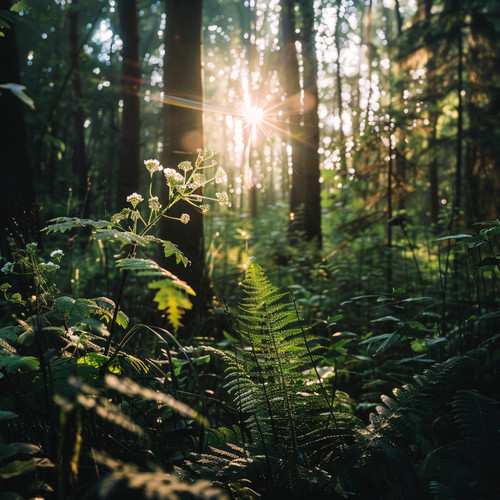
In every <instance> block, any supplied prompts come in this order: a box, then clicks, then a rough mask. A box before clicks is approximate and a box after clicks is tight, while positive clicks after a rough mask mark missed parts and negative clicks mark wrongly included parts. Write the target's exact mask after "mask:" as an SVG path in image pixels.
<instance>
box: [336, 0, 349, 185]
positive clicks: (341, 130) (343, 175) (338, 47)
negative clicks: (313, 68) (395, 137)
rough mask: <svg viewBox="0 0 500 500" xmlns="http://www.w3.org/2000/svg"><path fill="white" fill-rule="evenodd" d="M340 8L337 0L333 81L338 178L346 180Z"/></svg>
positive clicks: (340, 4) (339, 2) (340, 3)
mask: <svg viewBox="0 0 500 500" xmlns="http://www.w3.org/2000/svg"><path fill="white" fill-rule="evenodd" d="M341 7H342V0H337V21H336V23H335V50H336V51H337V68H336V70H335V79H336V83H337V110H338V113H339V151H340V177H341V179H342V180H344V179H347V177H348V173H347V158H346V145H345V143H346V140H345V135H344V120H343V118H342V111H343V108H344V106H343V101H342V74H341V71H340V52H341V50H342V44H341V41H342V40H341V36H342V35H341V33H342V30H341V23H340V20H341V16H340V8H341Z"/></svg>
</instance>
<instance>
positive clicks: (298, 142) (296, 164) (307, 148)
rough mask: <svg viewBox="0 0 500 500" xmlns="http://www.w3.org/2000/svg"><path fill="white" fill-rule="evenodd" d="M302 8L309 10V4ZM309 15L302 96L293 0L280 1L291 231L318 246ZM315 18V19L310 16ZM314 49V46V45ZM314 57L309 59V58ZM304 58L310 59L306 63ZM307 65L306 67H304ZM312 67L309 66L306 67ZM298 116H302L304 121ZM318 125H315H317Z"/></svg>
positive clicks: (314, 91)
mask: <svg viewBox="0 0 500 500" xmlns="http://www.w3.org/2000/svg"><path fill="white" fill-rule="evenodd" d="M305 7H307V8H310V9H312V2H308V3H307V4H306V5H305ZM310 17H311V12H310V11H306V16H305V17H304V27H303V29H304V32H305V33H306V35H304V41H303V45H304V43H305V45H306V46H305V47H303V48H304V50H305V51H306V53H307V56H305V57H304V86H306V85H307V87H306V88H304V94H303V95H301V94H302V89H301V87H300V74H299V64H298V54H297V49H296V46H295V41H296V40H295V12H294V2H293V0H282V10H281V34H282V41H283V57H282V61H283V68H282V78H283V89H284V91H285V94H286V101H285V102H286V104H287V111H288V116H289V128H290V135H291V146H292V165H293V173H292V189H291V196H290V220H291V225H290V229H291V231H292V233H291V234H292V235H293V234H294V233H296V231H300V232H303V233H304V234H305V237H306V240H307V241H313V240H314V241H315V243H316V245H317V246H318V248H319V247H321V206H320V196H319V194H320V190H319V157H318V137H319V136H318V135H317V134H318V130H317V126H315V121H316V120H317V106H318V102H317V85H316V67H317V65H316V64H315V61H316V59H315V57H314V56H311V48H310V47H308V46H307V44H308V43H310V44H313V41H312V24H311V25H310V27H308V26H306V24H308V23H309V22H310V21H309V20H310ZM313 17H314V16H313ZM313 46H314V45H313ZM311 57H313V58H312V59H310V58H311ZM306 59H309V61H307V63H306ZM306 64H307V68H306ZM309 64H311V66H309ZM301 113H303V114H304V118H303V121H302V120H301ZM316 123H317V122H316Z"/></svg>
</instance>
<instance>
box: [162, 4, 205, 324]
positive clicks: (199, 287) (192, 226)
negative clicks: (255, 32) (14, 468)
mask: <svg viewBox="0 0 500 500" xmlns="http://www.w3.org/2000/svg"><path fill="white" fill-rule="evenodd" d="M166 14H167V19H166V27H165V57H164V66H163V71H164V87H163V88H164V92H165V96H166V98H167V99H168V97H176V98H182V99H186V100H189V101H190V102H194V103H200V104H201V103H202V100H203V85H202V73H201V48H202V46H201V21H202V0H190V1H186V0H168V1H167V2H166ZM163 120H164V121H163V127H164V129H163V130H164V146H163V148H164V149H163V155H162V158H161V160H162V163H163V165H164V166H165V167H170V168H175V167H176V166H177V165H178V164H179V163H180V162H181V161H185V160H190V161H193V160H194V159H195V158H196V149H197V148H200V147H202V144H203V114H202V111H201V106H196V105H195V106H181V105H179V104H164V107H163ZM166 193H167V189H166V188H165V190H164V196H163V197H164V198H166V196H167V194H166ZM182 213H187V214H189V216H190V222H189V224H187V225H183V224H181V223H180V222H178V221H170V220H168V219H164V220H163V223H162V224H161V225H160V236H161V237H162V238H164V239H167V240H170V241H172V242H174V243H175V244H177V245H178V246H179V248H180V250H182V252H184V253H185V255H186V256H187V257H188V258H189V260H190V261H191V265H190V266H188V267H187V268H184V267H183V266H175V265H173V264H172V261H171V260H169V261H168V263H167V264H166V265H168V266H169V269H171V270H172V271H173V272H175V274H176V275H177V276H179V277H180V278H182V279H183V280H185V281H186V282H187V283H188V284H189V285H190V286H191V287H192V288H193V289H194V290H195V292H196V297H195V300H194V303H193V311H191V312H190V313H189V315H187V316H186V321H185V324H186V327H187V326H188V325H189V323H190V322H191V320H192V319H194V318H196V317H197V316H198V317H199V316H201V315H203V314H204V312H206V305H207V303H208V300H209V295H208V294H209V293H210V288H209V286H208V280H207V277H206V269H205V251H204V242H203V216H202V215H201V213H200V212H199V211H197V210H195V209H194V208H193V207H192V206H191V205H189V204H187V203H184V202H180V203H177V204H176V205H175V206H174V210H173V211H172V212H171V213H170V215H171V216H174V217H180V215H181V214H182Z"/></svg>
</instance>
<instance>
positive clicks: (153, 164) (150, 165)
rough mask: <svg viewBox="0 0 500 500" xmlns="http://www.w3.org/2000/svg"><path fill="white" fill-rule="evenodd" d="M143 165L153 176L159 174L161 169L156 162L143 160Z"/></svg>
mask: <svg viewBox="0 0 500 500" xmlns="http://www.w3.org/2000/svg"><path fill="white" fill-rule="evenodd" d="M144 165H145V166H146V168H147V169H148V170H149V173H150V174H151V175H153V173H154V172H161V171H162V170H163V167H162V166H161V164H160V162H159V161H158V160H144Z"/></svg>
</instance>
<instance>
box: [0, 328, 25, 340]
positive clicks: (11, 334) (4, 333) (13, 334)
mask: <svg viewBox="0 0 500 500" xmlns="http://www.w3.org/2000/svg"><path fill="white" fill-rule="evenodd" d="M21 331H22V328H21V327H19V326H14V325H11V326H4V327H3V328H0V339H3V340H6V341H7V342H16V341H17V337H18V336H19V334H20V333H21Z"/></svg>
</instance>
